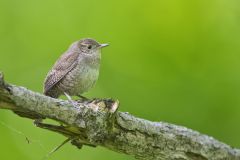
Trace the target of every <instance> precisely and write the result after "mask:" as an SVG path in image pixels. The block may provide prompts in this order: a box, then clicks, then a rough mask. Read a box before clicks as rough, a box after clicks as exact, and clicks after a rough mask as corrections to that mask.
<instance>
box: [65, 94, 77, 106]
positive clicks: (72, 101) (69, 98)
mask: <svg viewBox="0 0 240 160" xmlns="http://www.w3.org/2000/svg"><path fill="white" fill-rule="evenodd" d="M63 93H64V95H65V96H66V97H67V99H68V100H69V101H70V102H71V103H72V105H73V106H74V107H75V108H78V107H77V105H76V103H75V102H74V100H72V98H71V96H69V95H68V94H67V93H66V92H63Z"/></svg>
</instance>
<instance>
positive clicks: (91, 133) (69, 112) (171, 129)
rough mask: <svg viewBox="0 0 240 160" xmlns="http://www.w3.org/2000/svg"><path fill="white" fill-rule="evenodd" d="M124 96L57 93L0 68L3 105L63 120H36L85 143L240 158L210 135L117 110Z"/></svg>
mask: <svg viewBox="0 0 240 160" xmlns="http://www.w3.org/2000/svg"><path fill="white" fill-rule="evenodd" d="M76 106H77V107H76ZM117 108H118V101H113V100H110V99H102V100H94V101H92V102H80V101H76V103H75V104H74V105H73V104H72V103H70V102H69V101H64V100H61V99H54V98H50V97H47V96H44V95H42V94H39V93H36V92H33V91H30V90H28V89H26V88H24V87H19V86H14V85H11V84H7V83H5V82H4V79H3V74H1V73H0V109H8V110H12V111H13V112H14V113H16V114H18V115H19V116H22V117H27V118H30V119H44V118H49V119H53V120H56V121H58V122H60V123H61V124H62V125H59V126H56V125H51V124H44V123H36V125H37V126H38V127H40V128H44V129H48V130H50V131H53V132H57V133H60V134H62V135H64V136H66V137H68V138H71V143H72V144H73V145H75V146H77V147H78V148H81V147H82V145H89V146H98V145H99V146H103V147H106V148H108V149H110V150H113V151H116V152H120V153H124V154H129V155H133V156H134V157H135V158H137V159H142V160H153V159H154V160H157V159H159V160H164V159H167V160H239V159H240V150H239V149H234V148H232V147H230V146H228V145H226V144H224V143H221V142H219V141H217V140H215V139H214V138H212V137H209V136H207V135H203V134H200V133H199V132H196V131H193V130H191V129H187V128H185V127H182V126H177V125H173V124H169V123H165V122H151V121H148V120H144V119H140V118H137V117H134V116H132V115H130V114H128V113H123V112H118V111H116V110H117Z"/></svg>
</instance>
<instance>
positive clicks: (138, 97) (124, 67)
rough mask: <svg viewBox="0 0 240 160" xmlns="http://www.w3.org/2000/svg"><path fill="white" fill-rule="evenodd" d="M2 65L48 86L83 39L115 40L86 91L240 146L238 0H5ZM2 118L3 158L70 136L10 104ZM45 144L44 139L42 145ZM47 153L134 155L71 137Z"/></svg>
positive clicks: (26, 82) (35, 155) (33, 152)
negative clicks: (56, 66) (55, 68)
mask: <svg viewBox="0 0 240 160" xmlns="http://www.w3.org/2000/svg"><path fill="white" fill-rule="evenodd" d="M0 19H1V22H0V70H1V71H3V72H4V73H5V77H6V80H7V81H8V82H11V83H13V84H17V85H21V86H25V87H27V88H29V89H32V90H34V91H38V92H42V82H43V80H44V77H45V75H46V73H47V72H48V70H49V69H50V67H51V66H52V65H53V63H54V62H55V60H56V59H57V58H58V57H59V56H60V55H61V54H62V53H63V52H64V51H65V50H66V49H67V48H68V46H69V45H70V44H71V43H72V42H73V41H76V40H78V39H81V38H84V37H92V38H95V39H96V40H98V41H99V42H102V43H105V42H108V43H110V47H107V48H104V50H103V53H102V64H101V74H100V77H99V81H98V83H97V85H96V86H95V88H94V89H92V90H91V91H90V92H89V93H87V94H85V96H88V97H113V98H115V99H119V100H120V102H121V108H120V110H121V111H128V112H130V113H132V114H134V115H137V116H139V117H143V118H146V119H149V120H153V121H167V122H171V123H175V124H179V125H184V126H187V127H189V128H192V129H195V130H198V131H200V132H202V133H205V134H208V135H211V136H213V137H215V138H217V139H219V140H221V141H223V142H225V143H228V144H230V145H232V146H234V147H240V137H239V135H240V127H239V125H238V124H239V123H240V98H239V96H240V71H239V70H240V63H239V61H240V1H237V0H211V1H209V0H195V1H191V0H188V1H187V0H182V1H179V0H169V1H162V0H159V1H157V0H148V1H139V0H131V1H129V0H121V1H110V0H102V1H97V0H90V1H87V0H85V1H83V0H62V1H59V0H51V1H49V0H42V1H39V0H21V1H20V0H0ZM0 121H2V122H5V123H6V124H8V125H9V126H11V127H13V128H14V129H17V130H19V131H21V132H23V133H24V134H25V135H27V136H28V138H29V139H31V140H32V143H30V144H28V143H27V142H26V140H25V138H24V136H21V135H20V134H18V133H16V132H14V131H13V130H11V129H8V128H7V127H5V126H3V125H0V131H1V136H0V142H1V144H0V149H1V155H0V157H1V158H6V157H7V158H8V159H25V160H30V159H41V158H42V157H44V155H45V154H46V153H47V152H49V151H50V150H51V149H52V148H54V147H55V146H56V145H58V144H59V143H61V142H62V141H63V140H64V137H62V136H60V135H57V134H54V133H50V132H48V131H45V130H41V129H38V128H36V127H34V126H33V125H32V122H31V121H29V120H27V119H23V118H19V117H17V116H15V115H13V114H12V113H10V112H9V111H2V110H1V111H0ZM42 146H43V147H42ZM49 159H53V160H55V159H57V160H64V159H88V160H91V159H92V160H93V159H98V160H112V159H119V160H120V159H129V160H132V159H133V158H132V157H129V156H125V155H122V154H118V153H115V152H112V151H109V150H107V149H104V148H101V147H97V148H96V149H93V148H89V147H84V148H83V149H82V150H77V149H75V148H74V147H72V146H71V145H70V144H67V145H66V146H64V147H63V148H62V149H61V150H59V151H58V152H56V153H55V154H54V155H53V156H52V157H50V158H49Z"/></svg>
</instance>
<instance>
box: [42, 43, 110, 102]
mask: <svg viewBox="0 0 240 160" xmlns="http://www.w3.org/2000/svg"><path fill="white" fill-rule="evenodd" d="M106 46H108V44H100V43H98V42H97V41H96V40H94V39H92V38H84V39H81V40H78V41H76V42H74V43H72V44H71V45H70V47H69V48H68V49H67V51H66V52H64V53H63V54H62V55H61V56H60V58H59V59H58V60H57V61H56V62H55V64H54V65H53V67H52V68H51V70H50V71H49V72H48V74H47V76H46V78H45V80H44V89H43V93H44V95H46V96H49V97H52V98H58V97H59V96H61V95H65V96H66V97H67V98H68V99H69V100H71V96H78V97H81V98H83V99H84V98H85V97H83V96H82V94H83V93H85V92H87V91H89V90H90V89H91V88H92V87H93V86H94V85H95V84H96V81H97V79H98V76H99V69H100V61H101V49H102V48H103V47H106Z"/></svg>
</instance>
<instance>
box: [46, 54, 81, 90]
mask: <svg viewBox="0 0 240 160" xmlns="http://www.w3.org/2000/svg"><path fill="white" fill-rule="evenodd" d="M78 55H79V53H78V52H67V53H65V54H63V55H62V56H61V57H60V58H59V59H58V60H57V62H56V63H55V64H54V66H53V68H52V69H51V70H50V71H49V72H48V74H47V77H46V79H45V82H44V94H46V93H47V92H48V91H49V90H50V89H51V88H52V87H53V86H54V85H55V84H56V83H58V82H59V81H60V80H61V79H62V78H63V77H64V76H65V75H66V74H67V73H68V72H70V71H71V70H72V69H73V68H74V67H75V66H76V65H77V58H78Z"/></svg>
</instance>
